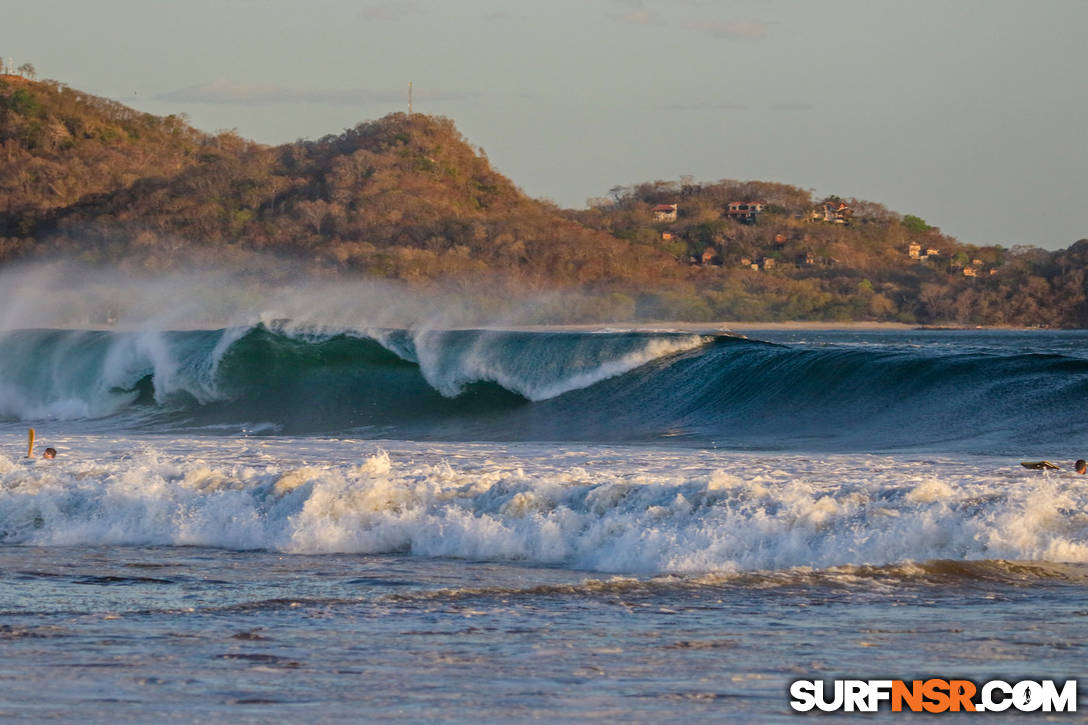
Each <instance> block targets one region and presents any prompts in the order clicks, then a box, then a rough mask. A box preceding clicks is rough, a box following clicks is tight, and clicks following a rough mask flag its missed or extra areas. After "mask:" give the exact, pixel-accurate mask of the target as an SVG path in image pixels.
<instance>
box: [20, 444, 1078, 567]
mask: <svg viewBox="0 0 1088 725" xmlns="http://www.w3.org/2000/svg"><path fill="white" fill-rule="evenodd" d="M255 445H256V444H255ZM259 450H261V449H260V447H259V446H258V447H257V448H256V449H255V450H254V451H251V452H250V453H249V454H247V455H245V456H244V457H243V458H242V459H241V460H242V461H244V463H243V462H239V461H238V460H234V461H227V462H220V463H215V462H206V461H202V460H200V459H199V458H198V457H196V456H192V455H187V456H180V457H179V456H167V455H165V454H163V453H161V452H159V451H158V450H157V449H155V448H151V447H146V448H144V449H143V450H142V451H138V452H136V453H135V454H133V455H128V456H123V457H121V458H116V457H114V458H112V459H110V460H109V461H108V462H104V461H102V460H99V461H97V462H80V461H78V460H75V459H68V460H61V459H58V460H57V461H49V462H43V461H17V460H12V459H8V458H3V457H0V543H4V544H20V545H43V546H62V545H69V546H72V545H101V544H109V545H161V546H186V545H192V546H208V547H219V548H225V549H238V550H245V549H264V550H273V551H282V552H287V553H305V554H325V553H362V554H394V553H395V554H409V555H412V556H424V557H449V558H460V559H471V560H482V561H519V562H527V563H532V564H539V565H556V566H564V567H568V568H573V569H580V570H586V571H595V572H621V573H632V574H638V575H646V574H650V575H657V574H684V575H704V576H712V575H723V576H736V575H739V574H743V573H745V572H760V571H762V572H787V575H786V579H785V580H783V579H782V577H781V576H779V575H776V576H774V577H770V576H768V575H760V576H759V577H757V578H756V579H752V580H744V581H743V582H741V583H742V584H744V585H745V586H749V587H752V586H778V585H788V584H789V583H790V582H794V583H796V582H798V581H801V580H804V579H805V578H806V577H807V578H811V579H813V581H816V580H820V581H825V582H827V583H831V584H833V583H835V582H840V583H841V582H845V581H847V580H850V579H859V580H867V581H875V582H879V581H884V580H899V579H925V580H932V581H934V582H939V581H941V580H942V579H949V578H951V579H972V578H973V579H987V578H989V579H1008V580H1013V579H1023V580H1034V579H1039V578H1050V579H1056V580H1057V579H1062V578H1063V577H1064V578H1066V579H1068V580H1069V581H1074V582H1082V581H1084V580H1085V570H1084V567H1083V566H1081V567H1080V568H1079V569H1077V568H1070V567H1064V568H1063V567H1062V566H1059V565H1056V564H1045V563H1039V562H1067V563H1073V564H1080V565H1083V564H1085V563H1088V517H1086V515H1085V513H1084V512H1085V511H1088V488H1085V486H1084V485H1083V482H1082V481H1081V480H1080V479H1079V478H1077V477H1074V476H1071V475H1070V476H1068V477H1066V476H1060V475H1059V476H1052V475H1039V474H1035V473H1033V472H1027V471H1020V472H1015V473H1013V474H1012V475H1011V476H1010V475H1005V474H1001V473H995V472H978V471H976V470H974V468H973V467H968V466H965V467H963V468H962V469H956V468H955V467H949V466H932V465H930V464H926V463H922V462H913V463H910V462H903V461H898V460H893V459H891V458H880V457H872V456H855V455H850V456H838V457H831V458H829V459H826V460H824V461H822V462H819V463H813V462H811V461H809V460H807V459H805V458H802V457H798V456H793V457H787V458H784V459H781V460H777V461H766V460H763V459H760V458H759V457H757V456H755V455H753V454H729V455H728V456H725V455H722V454H719V457H718V458H717V459H715V460H714V461H713V462H712V465H710V466H707V467H704V468H700V469H696V470H685V469H684V468H683V466H682V464H681V460H682V458H678V459H677V460H676V461H667V462H664V463H663V464H662V465H661V466H660V467H659V468H656V469H655V468H652V467H647V466H646V465H644V464H642V463H638V462H637V461H624V462H619V463H616V464H614V465H604V464H601V463H598V464H596V465H594V464H591V463H588V462H585V461H582V462H579V463H577V464H576V465H571V464H570V463H564V462H562V461H558V462H557V461H555V460H553V459H551V458H548V457H544V458H540V459H537V460H535V461H534V460H532V459H531V458H526V457H520V458H519V459H518V460H519V463H518V464H517V465H516V466H510V465H505V464H503V463H502V462H495V461H491V460H489V455H488V454H486V453H485V454H483V455H478V454H479V453H480V452H479V451H476V450H475V449H474V450H473V451H468V450H466V451H465V452H464V453H465V454H466V455H469V456H471V460H469V459H466V460H465V462H464V463H457V462H456V461H455V464H456V465H451V464H450V463H449V462H447V461H445V460H440V461H433V460H432V461H422V462H420V461H413V460H412V456H408V455H402V456H398V457H396V458H394V457H391V456H390V455H388V454H387V453H385V452H382V451H378V452H377V453H374V454H372V455H370V456H368V457H366V456H364V457H361V458H359V459H357V462H355V463H343V464H322V463H311V464H309V465H296V466H294V467H292V466H291V465H290V464H287V463H283V462H279V463H271V464H270V463H267V462H265V461H262V460H259V457H258V456H257V455H256V452H257V451H259ZM677 455H681V454H677ZM996 560H1000V561H996ZM987 561H989V562H990V563H979V562H987ZM995 561H996V563H995ZM909 562H920V563H918V564H912V563H909ZM1017 562H1021V563H1017ZM1023 562H1035V563H1023ZM836 567H838V568H837V569H836ZM843 567H845V568H843ZM806 568H807V569H806ZM811 569H819V570H825V571H823V572H822V573H814V572H813V571H811ZM729 581H730V580H728V579H719V580H714V579H709V580H705V581H704V582H703V583H714V582H718V583H729Z"/></svg>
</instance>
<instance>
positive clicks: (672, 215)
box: [651, 204, 677, 222]
mask: <svg viewBox="0 0 1088 725" xmlns="http://www.w3.org/2000/svg"><path fill="white" fill-rule="evenodd" d="M676 210H677V205H676V204H658V205H657V206H655V207H654V208H653V209H652V210H651V211H653V214H654V221H655V222H674V221H676Z"/></svg>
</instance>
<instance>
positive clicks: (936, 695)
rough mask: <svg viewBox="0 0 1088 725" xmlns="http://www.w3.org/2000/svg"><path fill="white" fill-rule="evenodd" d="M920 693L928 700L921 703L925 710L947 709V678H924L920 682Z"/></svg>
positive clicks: (942, 710)
mask: <svg viewBox="0 0 1088 725" xmlns="http://www.w3.org/2000/svg"><path fill="white" fill-rule="evenodd" d="M922 694H923V695H925V697H926V698H927V699H929V700H930V702H926V703H923V704H922V707H923V708H925V711H926V712H944V711H945V710H947V709H948V702H949V699H950V698H949V697H948V681H947V680H938V679H932V680H926V681H925V682H924V683H922Z"/></svg>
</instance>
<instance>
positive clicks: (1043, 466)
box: [1020, 461, 1062, 471]
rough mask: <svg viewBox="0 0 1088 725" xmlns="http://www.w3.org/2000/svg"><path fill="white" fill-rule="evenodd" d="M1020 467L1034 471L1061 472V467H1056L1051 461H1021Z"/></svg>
mask: <svg viewBox="0 0 1088 725" xmlns="http://www.w3.org/2000/svg"><path fill="white" fill-rule="evenodd" d="M1020 465H1021V466H1023V467H1024V468H1030V469H1031V470H1033V471H1060V470H1062V469H1061V467H1059V466H1055V465H1054V464H1053V463H1051V462H1050V461H1020Z"/></svg>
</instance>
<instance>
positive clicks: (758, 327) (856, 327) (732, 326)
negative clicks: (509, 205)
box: [483, 320, 1065, 334]
mask: <svg viewBox="0 0 1088 725" xmlns="http://www.w3.org/2000/svg"><path fill="white" fill-rule="evenodd" d="M483 329H495V330H523V331H527V332H532V331H547V330H553V331H562V332H599V331H605V330H612V329H615V330H624V331H632V332H664V331H673V332H692V333H697V334H724V333H729V332H747V331H782V332H790V331H806V330H807V331H812V332H819V331H824V332H849V331H872V332H879V331H911V330H916V331H919V332H923V331H949V332H955V331H975V330H1014V331H1024V332H1032V331H1044V330H1045V331H1051V332H1052V331H1054V330H1057V329H1065V328H1038V327H1018V326H1015V325H979V326H974V325H918V324H907V323H905V322H871V321H861V322H812V321H790V322H679V321H675V320H674V321H668V322H665V321H658V322H612V323H608V322H600V323H580V324H568V325H510V326H508V327H507V326H496V327H493V328H489V327H484V328H483Z"/></svg>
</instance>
